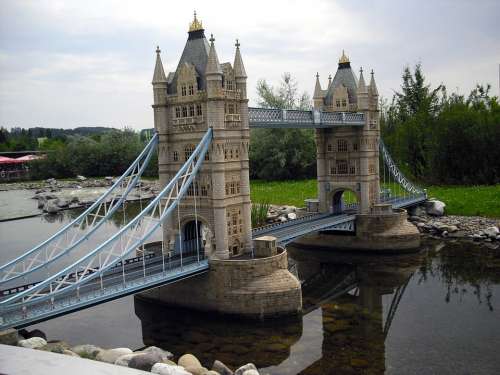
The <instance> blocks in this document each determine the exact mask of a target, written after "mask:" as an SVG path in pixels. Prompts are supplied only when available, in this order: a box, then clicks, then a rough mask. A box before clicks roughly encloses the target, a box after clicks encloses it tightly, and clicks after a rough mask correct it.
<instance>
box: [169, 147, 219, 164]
mask: <svg viewBox="0 0 500 375" xmlns="http://www.w3.org/2000/svg"><path fill="white" fill-rule="evenodd" d="M195 147H196V146H195V145H187V146H185V147H184V161H187V160H188V159H189V158H190V156H191V155H192V154H193V152H194V149H195ZM172 160H173V161H179V152H178V151H173V152H172ZM205 160H210V153H209V152H208V151H207V153H206V154H205Z"/></svg>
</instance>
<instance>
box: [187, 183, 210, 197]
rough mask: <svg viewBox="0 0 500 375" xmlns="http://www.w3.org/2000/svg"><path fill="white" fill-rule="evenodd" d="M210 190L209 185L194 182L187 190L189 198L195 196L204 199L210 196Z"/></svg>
mask: <svg viewBox="0 0 500 375" xmlns="http://www.w3.org/2000/svg"><path fill="white" fill-rule="evenodd" d="M209 189H210V185H209V184H206V185H205V184H201V185H200V184H198V182H193V183H191V185H190V186H189V187H188V190H187V195H188V196H189V197H194V196H195V195H196V196H198V197H199V196H200V195H201V196H202V197H207V196H208V191H209Z"/></svg>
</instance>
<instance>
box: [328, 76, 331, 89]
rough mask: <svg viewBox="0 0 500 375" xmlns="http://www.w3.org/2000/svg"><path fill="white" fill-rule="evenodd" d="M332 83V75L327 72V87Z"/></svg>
mask: <svg viewBox="0 0 500 375" xmlns="http://www.w3.org/2000/svg"><path fill="white" fill-rule="evenodd" d="M331 85H332V75H331V74H328V88H330V86H331Z"/></svg>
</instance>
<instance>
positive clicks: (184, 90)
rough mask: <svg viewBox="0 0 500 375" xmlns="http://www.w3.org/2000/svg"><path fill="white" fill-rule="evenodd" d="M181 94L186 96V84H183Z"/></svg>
mask: <svg viewBox="0 0 500 375" xmlns="http://www.w3.org/2000/svg"><path fill="white" fill-rule="evenodd" d="M181 95H182V96H186V85H182V86H181Z"/></svg>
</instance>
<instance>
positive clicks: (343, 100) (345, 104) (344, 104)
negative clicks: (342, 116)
mask: <svg viewBox="0 0 500 375" xmlns="http://www.w3.org/2000/svg"><path fill="white" fill-rule="evenodd" d="M345 106H347V100H345V99H342V107H345Z"/></svg>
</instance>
